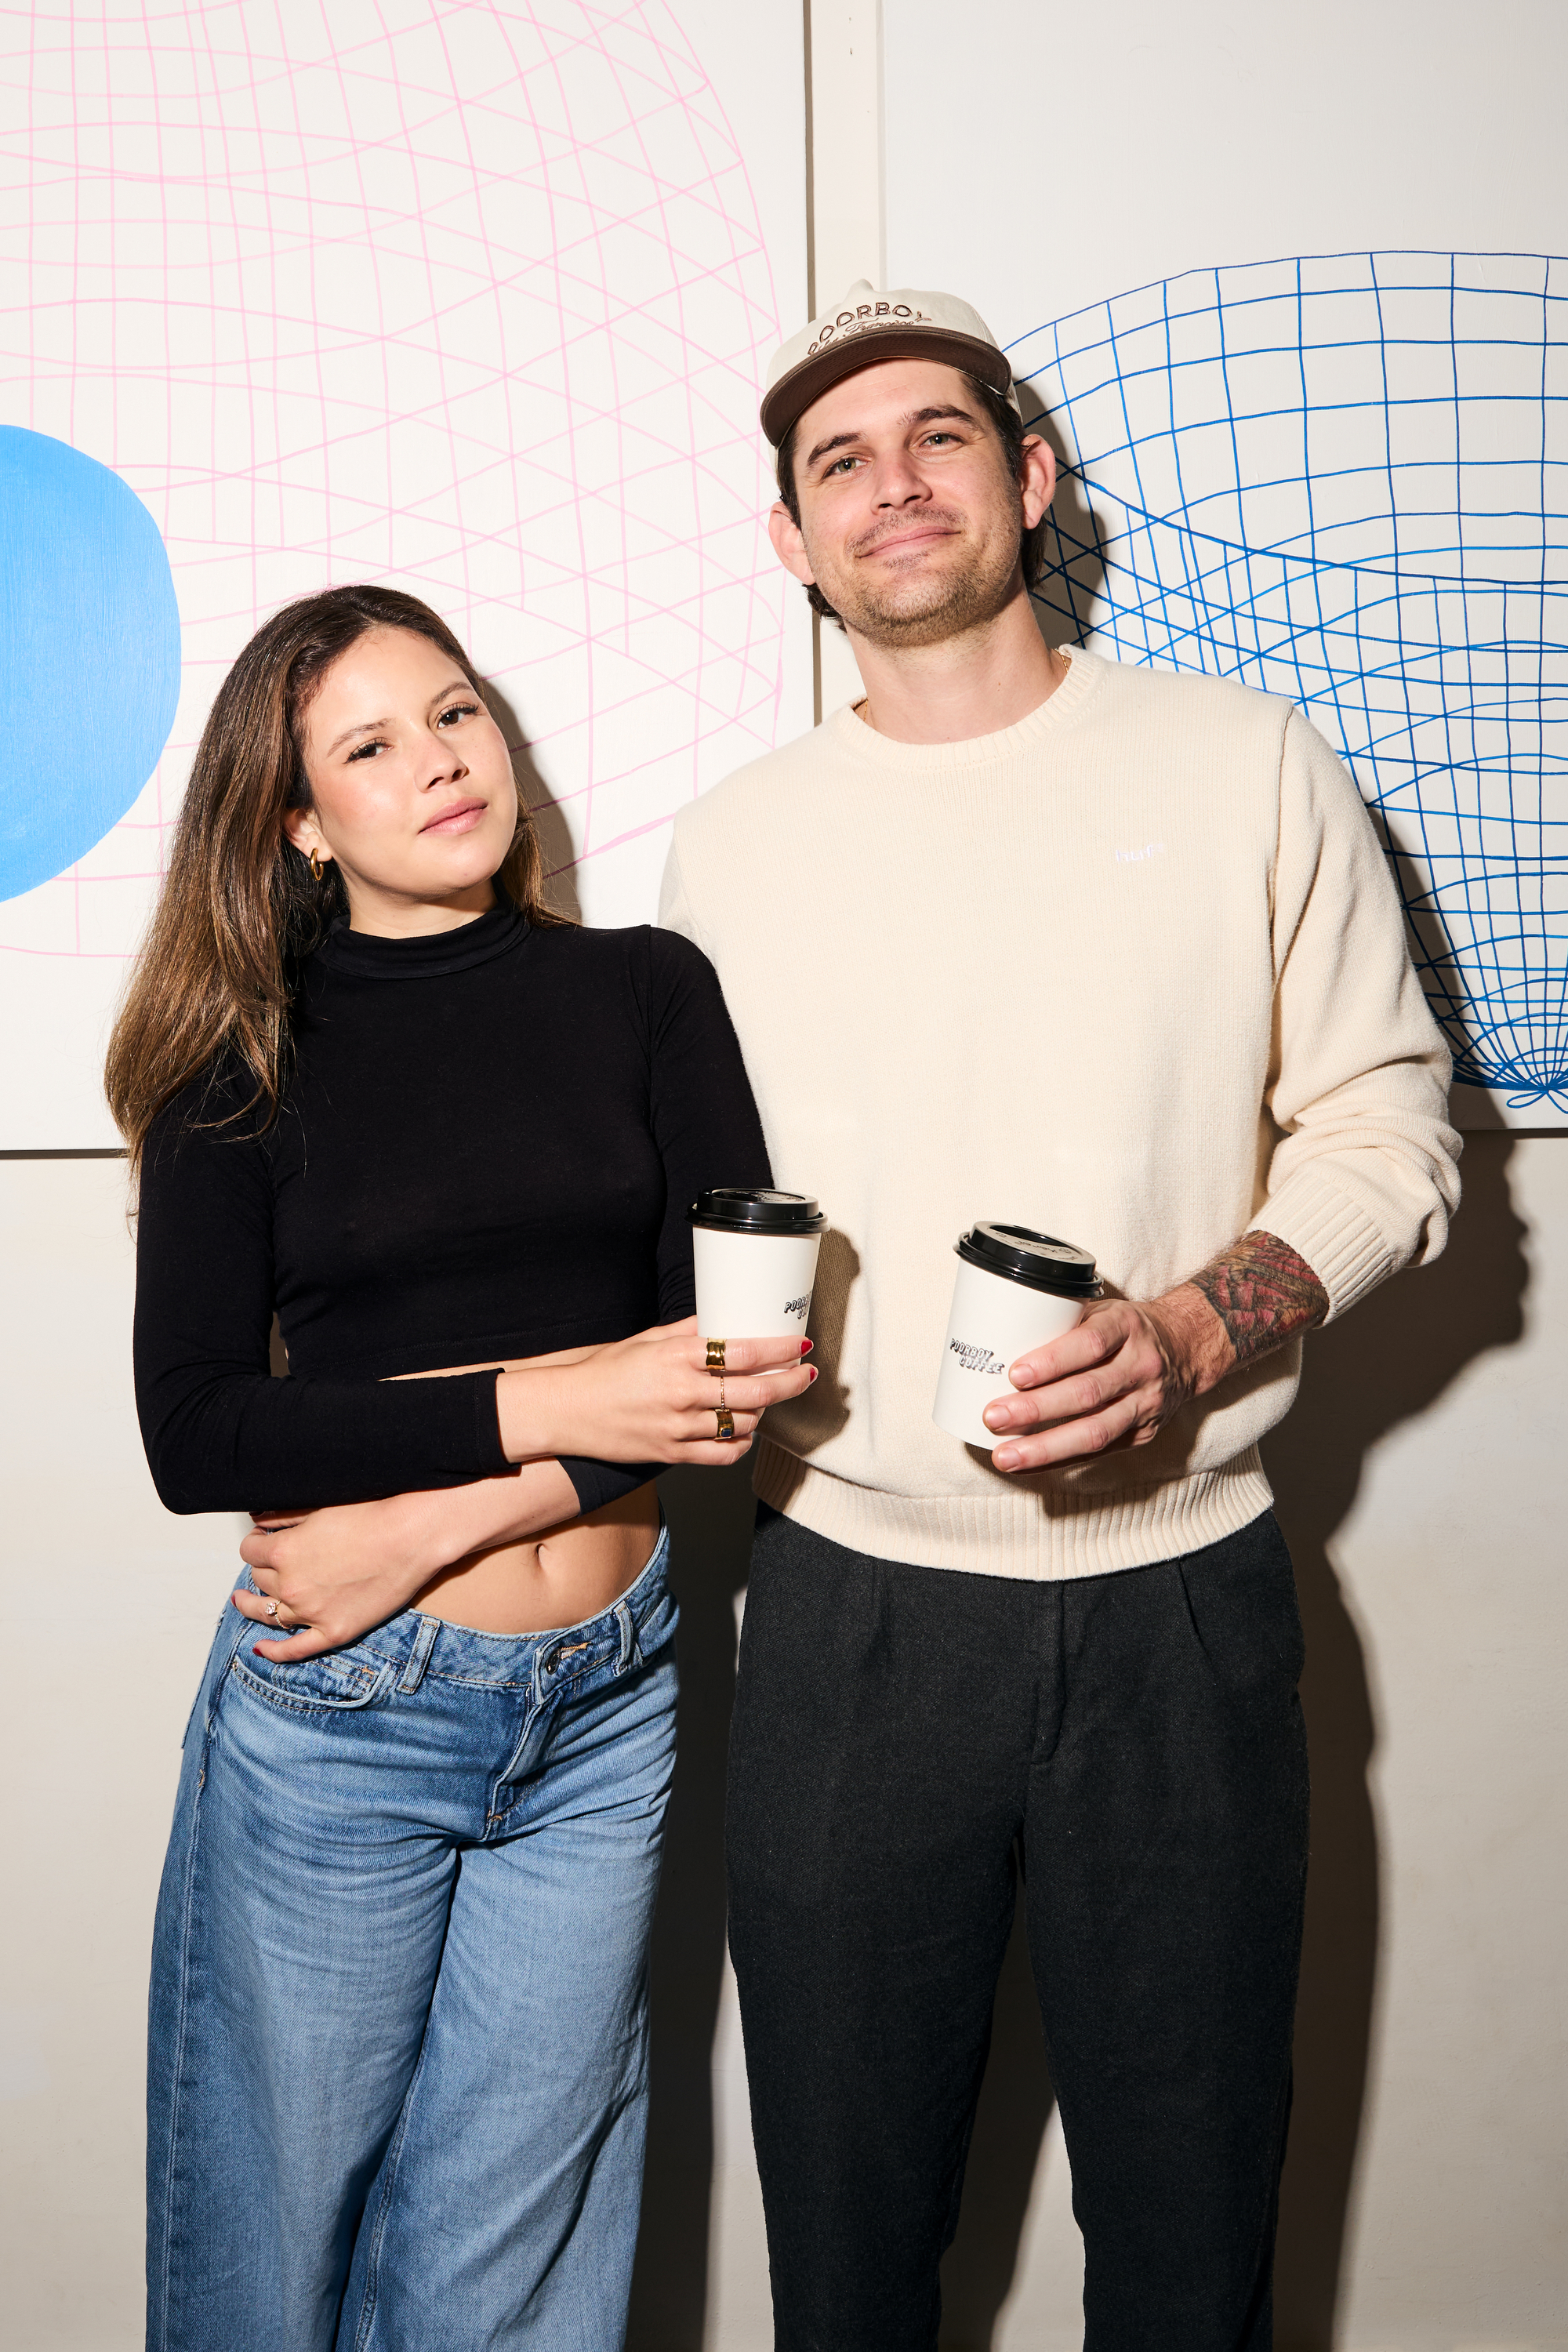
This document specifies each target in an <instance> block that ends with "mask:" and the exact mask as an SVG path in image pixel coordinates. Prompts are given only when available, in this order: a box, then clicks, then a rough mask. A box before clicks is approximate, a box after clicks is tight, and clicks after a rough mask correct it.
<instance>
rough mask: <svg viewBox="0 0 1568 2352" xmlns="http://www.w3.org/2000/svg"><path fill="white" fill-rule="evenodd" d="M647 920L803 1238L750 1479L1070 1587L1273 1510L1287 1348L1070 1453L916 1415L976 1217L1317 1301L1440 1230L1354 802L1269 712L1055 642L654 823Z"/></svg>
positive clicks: (1392, 950) (1210, 686)
mask: <svg viewBox="0 0 1568 2352" xmlns="http://www.w3.org/2000/svg"><path fill="white" fill-rule="evenodd" d="M661 920H662V921H663V922H664V923H666V924H667V925H668V926H669V927H670V928H672V929H675V930H678V931H682V932H684V933H685V935H686V936H687V937H688V938H689V939H690V940H695V941H696V942H697V944H698V946H700V948H702V949H703V950H705V951H706V952H707V954H708V955H709V956H710V957H711V959H712V961H713V962H714V964H715V965H716V966H717V967H718V971H719V976H720V979H721V982H723V987H724V992H725V995H726V997H727V998H728V1001H729V1005H730V1010H731V1014H732V1015H733V1017H734V1021H735V1025H736V1028H737V1029H738V1030H739V1032H740V1036H741V1043H742V1046H743V1048H744V1051H745V1055H746V1062H747V1066H748V1068H749V1070H750V1072H751V1076H752V1084H753V1086H754V1087H755V1089H756V1095H757V1101H758V1105H759V1108H760V1109H761V1112H762V1118H763V1129H764V1131H765V1133H766V1136H767V1140H768V1149H769V1150H770V1152H771V1154H772V1158H773V1175H774V1181H776V1182H777V1183H779V1184H781V1185H784V1186H786V1187H788V1188H790V1189H791V1190H793V1191H796V1192H813V1193H816V1195H817V1196H818V1198H819V1199H820V1200H821V1202H822V1205H823V1207H824V1209H825V1210H826V1213H827V1218H828V1223H829V1227H830V1231H829V1232H828V1234H826V1237H825V1241H824V1246H823V1255H822V1261H821V1265H820V1269H819V1274H818V1280H817V1288H816V1299H815V1302H814V1306H813V1311H812V1327H811V1328H812V1330H813V1333H814V1335H815V1337H816V1362H817V1364H818V1365H819V1366H820V1368H821V1371H822V1377H821V1378H820V1379H819V1380H818V1381H817V1383H816V1387H815V1388H814V1389H813V1390H812V1391H811V1393H810V1394H809V1395H808V1396H806V1397H803V1398H801V1399H799V1400H798V1401H797V1402H795V1403H793V1404H790V1405H788V1406H784V1407H780V1408H776V1409H775V1410H774V1411H773V1412H772V1413H770V1414H769V1416H768V1421H767V1425H766V1426H767V1435H766V1437H765V1438H764V1439H763V1442H762V1443H761V1444H759V1446H758V1449H757V1466H756V1486H757V1492H758V1493H759V1494H760V1495H761V1496H763V1499H764V1500H765V1501H767V1502H769V1503H772V1504H773V1505H774V1506H775V1507H777V1508H778V1509H780V1510H783V1511H786V1512H787V1513H788V1514H789V1515H790V1516H791V1517H794V1518H796V1519H799V1520H801V1521H802V1522H803V1523H804V1524H805V1526H807V1527H810V1528H816V1529H817V1530H818V1531H819V1532H820V1533H821V1534H823V1535H826V1536H829V1537H831V1538H833V1539H834V1540H835V1541H836V1542H837V1543H841V1544H846V1545H847V1546H849V1547H850V1548H851V1549H855V1550H858V1551H863V1552H869V1553H871V1554H873V1555H875V1556H877V1557H879V1558H881V1559H901V1560H910V1561H917V1562H923V1563H926V1564H928V1565H931V1566H934V1567H938V1568H957V1569H973V1570H984V1571H985V1572H987V1573H989V1574H992V1575H1003V1576H1026V1577H1062V1576H1084V1575H1093V1574H1097V1573H1100V1572H1103V1571H1104V1570H1110V1569H1121V1568H1134V1567H1140V1566H1142V1565H1143V1564H1145V1563H1146V1562H1148V1561H1151V1560H1158V1559H1172V1558H1173V1557H1175V1556H1176V1555H1177V1554H1179V1553H1182V1552H1185V1551H1190V1550H1192V1549H1194V1548H1195V1547H1196V1546H1198V1545H1201V1544H1206V1543H1212V1542H1214V1541H1215V1539H1216V1538H1220V1537H1222V1536H1226V1535H1229V1534H1231V1533H1232V1532H1234V1530H1236V1529H1237V1528H1240V1527H1243V1526H1245V1525H1246V1524H1247V1521H1248V1520H1249V1519H1251V1518H1253V1517H1256V1516H1257V1514H1258V1512H1259V1511H1261V1510H1263V1509H1264V1508H1265V1507H1267V1505H1268V1500H1269V1490H1268V1481H1267V1480H1266V1478H1265V1476H1264V1475H1263V1470H1262V1467H1261V1465H1260V1463H1259V1460H1258V1439H1259V1437H1261V1436H1262V1434H1263V1433H1264V1432H1265V1431H1266V1430H1268V1429H1270V1428H1272V1426H1273V1425H1274V1423H1276V1422H1277V1421H1279V1419H1280V1417H1281V1416H1282V1414H1283V1413H1284V1412H1286V1411H1287V1410H1288V1409H1289V1404H1290V1402H1291V1400H1292V1398H1293V1397H1294V1395H1295V1391H1296V1384H1297V1380H1298V1377H1299V1372H1300V1345H1299V1343H1298V1344H1297V1345H1296V1346H1292V1347H1289V1348H1287V1349H1283V1350H1281V1351H1280V1352H1279V1354H1277V1355H1274V1356H1271V1357H1268V1358H1266V1359H1265V1360H1262V1361H1261V1362H1259V1363H1258V1364H1255V1365H1254V1366H1253V1367H1252V1368H1251V1369H1250V1370H1247V1371H1244V1372H1242V1373H1240V1374H1238V1375H1237V1376H1236V1377H1235V1378H1233V1379H1232V1380H1229V1381H1224V1382H1222V1384H1221V1385H1220V1387H1219V1388H1218V1389H1217V1390H1215V1391H1214V1392H1213V1393H1212V1394H1210V1395H1209V1396H1206V1397H1205V1398H1203V1399H1201V1400H1199V1401H1198V1402H1195V1403H1194V1404H1193V1405H1190V1406H1189V1407H1188V1408H1187V1409H1186V1410H1185V1411H1184V1412H1181V1413H1179V1414H1178V1415H1177V1416H1176V1418H1175V1419H1174V1420H1173V1422H1172V1423H1170V1424H1169V1426H1168V1427H1167V1428H1166V1429H1165V1430H1163V1432H1162V1433H1161V1435H1160V1437H1159V1438H1158V1439H1157V1440H1156V1441H1155V1442H1154V1444H1152V1445H1150V1446H1148V1447H1145V1448H1142V1449H1141V1450H1139V1451H1136V1452H1131V1453H1122V1454H1111V1455H1107V1456H1106V1457H1105V1458H1104V1459H1103V1460H1101V1461H1100V1462H1097V1463H1094V1464H1092V1465H1088V1466H1086V1467H1084V1468H1081V1469H1078V1470H1071V1471H1063V1472H1043V1473H1039V1474H1037V1475H1027V1476H1019V1475H1013V1476H1011V1477H1008V1476H1005V1475H1003V1474H1002V1473H1001V1472H1000V1471H995V1470H993V1469H992V1468H991V1466H990V1463H989V1461H988V1459H987V1457H986V1456H985V1455H984V1454H982V1453H981V1452H979V1451H978V1450H973V1451H972V1450H970V1449H969V1448H967V1447H965V1446H964V1445H963V1444H962V1443H961V1442H960V1441H959V1440H958V1439H957V1438H953V1437H949V1436H947V1435H946V1434H945V1433H943V1432H942V1430H940V1429H937V1428H935V1427H934V1426H933V1424H932V1422H931V1399H932V1395H933V1393H934V1391H935V1386H936V1377H937V1368H938V1363H939V1360H940V1357H941V1351H942V1339H943V1336H944V1333H945V1330H946V1323H947V1313H948V1307H949V1303H950V1299H951V1295H952V1277H953V1270H954V1266H955V1264H956V1261H955V1259H954V1257H953V1255H952V1251H953V1244H954V1243H955V1242H956V1241H957V1239H958V1236H959V1234H960V1232H961V1231H962V1230H963V1228H964V1227H965V1226H967V1225H969V1224H971V1223H973V1222H974V1220H975V1219H976V1218H980V1217H989V1218H996V1219H1000V1220H1002V1221H1004V1222H1006V1223H1016V1224H1025V1225H1033V1226H1036V1227H1038V1228H1040V1229H1041V1230H1043V1231H1045V1232H1047V1233H1050V1234H1058V1235H1060V1236H1061V1237H1063V1238H1064V1239H1066V1240H1068V1241H1072V1242H1076V1243H1079V1244H1082V1246H1084V1247H1085V1248H1087V1249H1090V1250H1092V1251H1093V1252H1094V1253H1095V1255H1096V1256H1097V1257H1098V1259H1099V1261H1100V1271H1101V1273H1102V1275H1103V1276H1105V1277H1106V1278H1107V1280H1108V1281H1109V1282H1110V1284H1112V1285H1113V1286H1115V1287H1116V1288H1118V1289H1119V1290H1121V1291H1122V1292H1123V1293H1125V1294H1126V1295H1128V1296H1129V1297H1134V1298H1140V1297H1153V1296H1155V1295H1157V1294H1158V1293H1159V1292H1161V1291H1163V1290H1165V1289H1168V1288H1169V1287H1170V1286H1172V1285H1173V1283H1176V1282H1179V1281H1180V1280H1182V1279H1183V1277H1184V1276H1187V1275H1189V1274H1191V1273H1193V1272H1194V1271H1195V1270H1196V1269H1197V1268H1198V1267H1199V1266H1200V1265H1203V1264H1204V1262H1205V1260H1206V1259H1207V1258H1208V1257H1210V1256H1211V1255H1213V1254H1214V1252H1215V1251H1216V1250H1218V1249H1221V1248H1223V1247H1225V1246H1226V1244H1228V1243H1230V1242H1232V1241H1234V1240H1235V1239H1236V1238H1237V1235H1238V1234H1241V1233H1242V1232H1244V1231H1245V1230H1246V1229H1247V1228H1248V1227H1249V1226H1254V1225H1257V1226H1261V1227H1264V1228H1265V1229H1266V1230H1267V1231H1268V1232H1269V1233H1272V1234H1278V1235H1279V1239H1280V1240H1281V1241H1284V1242H1288V1243H1289V1244H1290V1246H1291V1248H1292V1249H1295V1250H1297V1251H1299V1252H1300V1255H1301V1256H1302V1257H1304V1258H1305V1259H1306V1260H1307V1262H1308V1264H1309V1265H1311V1266H1312V1267H1313V1268H1314V1269H1315V1270H1316V1272H1317V1275H1318V1276H1319V1278H1320V1280H1321V1282H1322V1284H1323V1286H1324V1287H1325V1288H1326V1289H1327V1291H1328V1293H1329V1297H1330V1299H1331V1309H1332V1312H1333V1314H1335V1315H1340V1314H1342V1313H1343V1311H1344V1310H1345V1308H1346V1307H1351V1306H1353V1305H1354V1303H1355V1301H1356V1300H1357V1299H1358V1298H1360V1297H1362V1296H1363V1293H1364V1292H1366V1291H1368V1290H1370V1289H1371V1288H1372V1287H1373V1285H1374V1284H1375V1283H1378V1282H1381V1281H1382V1280H1383V1278H1384V1276H1385V1275H1388V1274H1390V1273H1392V1272H1393V1271H1394V1268H1395V1267H1396V1266H1400V1265H1405V1263H1406V1262H1407V1261H1408V1260H1410V1259H1412V1258H1431V1257H1435V1256H1436V1254H1437V1252H1438V1251H1439V1250H1440V1249H1441V1248H1442V1246H1443V1243H1444V1240H1445V1238H1446V1235H1447V1219H1448V1214H1449V1212H1450V1211H1451V1210H1452V1208H1453V1207H1454V1205H1455V1203H1456V1202H1457V1199H1458V1178H1457V1173H1456V1168H1455V1161H1456V1159H1457V1156H1458V1149H1459V1142H1458V1136H1456V1135H1455V1134H1454V1133H1453V1132H1452V1130H1451V1129H1449V1128H1448V1126H1447V1122H1446V1118H1445V1097H1446V1089H1447V1077H1448V1057H1447V1053H1446V1051H1445V1049H1444V1046H1443V1044H1442V1041H1441V1038H1440V1036H1439V1034H1438V1032H1437V1030H1436V1025H1435V1024H1434V1023H1433V1021H1432V1018H1431V1016H1430V1014H1429V1013H1428V1012H1427V1010H1426V1003H1425V1001H1424V999H1423V996H1422V993H1421V990H1420V987H1419V985H1418V983H1417V982H1416V980H1415V975H1414V973H1413V972H1412V971H1411V967H1410V961H1409V958H1408V956H1407V954H1406V951H1405V937H1404V929H1403V923H1402V919H1401V916H1400V911H1399V907H1398V904H1397V901H1396V899H1395V897H1394V889H1393V887H1392V884H1391V882H1390V878H1389V875H1388V870H1387V867H1386V865H1385V863H1384V856H1383V853H1382V851H1381V849H1380V848H1379V846H1378V844H1377V842H1376V840H1375V838H1374V836H1373V830H1372V826H1371V824H1370V823H1369V821H1368V818H1367V815H1366V813H1365V810H1364V809H1363V806H1362V803H1361V800H1360V796H1359V795H1358V793H1357V792H1356V789H1355V786H1354V783H1353V782H1352V780H1351V778H1350V777H1349V776H1348V775H1347V774H1346V772H1345V771H1344V769H1343V768H1342V765H1341V764H1340V762H1339V761H1338V760H1337V759H1336V758H1335V756H1334V755H1333V753H1332V752H1331V751H1330V749H1329V747H1328V745H1327V744H1326V743H1325V742H1324V741H1323V740H1322V739H1321V736H1319V735H1317V734H1316V733H1315V732H1314V731H1313V730H1312V729H1311V727H1310V726H1309V725H1308V723H1307V722H1306V720H1305V719H1303V718H1302V717H1301V716H1300V712H1299V711H1297V710H1295V709H1293V708H1292V707H1291V706H1290V705H1289V704H1288V703H1285V702H1280V701H1276V700H1274V699H1272V698H1268V697H1267V696H1264V695H1259V694H1254V693H1251V692H1248V691H1247V690H1246V689H1245V688H1238V687H1230V686H1224V685H1219V684H1217V683H1215V681H1214V680H1212V679H1208V678H1204V677H1173V676H1170V675H1168V674H1166V673H1163V672H1161V671H1156V670H1146V669H1134V668H1128V667H1119V666H1118V665H1116V664H1114V663H1110V662H1106V661H1102V660H1100V658H1099V657H1098V656H1092V655H1089V654H1087V653H1084V652H1081V651H1078V652H1075V653H1073V655H1072V656H1071V667H1070V669H1069V672H1068V677H1067V678H1066V679H1065V680H1064V682H1063V683H1062V685H1061V686H1059V687H1058V689H1057V691H1056V693H1055V694H1054V695H1052V696H1051V698H1049V700H1048V701H1047V702H1045V703H1044V704H1042V705H1041V707H1040V708H1039V709H1037V710H1036V711H1034V712H1033V713H1032V714H1031V715H1030V716H1029V717H1028V718H1027V719H1024V720H1022V721H1021V722H1020V724H1019V725H1017V726H1016V727H1009V728H1006V729H1005V730H1003V731H1002V732H1001V733H999V734H995V735H987V736H983V737H980V738H978V739H977V740H973V741H972V742H964V743H955V744H943V745H926V744H918V745H913V744H907V743H897V742H892V741H890V740H888V739H887V738H886V737H884V736H880V735H878V734H876V733H875V732H874V731H873V730H871V729H870V728H868V726H866V725H865V723H864V722H863V721H862V720H861V719H859V718H858V717H857V716H856V715H855V713H854V712H853V711H852V710H847V709H846V710H840V711H839V712H837V715H836V716H835V717H834V718H832V719H828V720H827V721H826V724H825V725H824V726H822V727H819V728H818V729H816V731H815V732H814V733H813V734H811V735H808V736H806V737H805V738H804V740H801V741H799V742H796V743H792V744H789V745H788V746H786V747H785V749H784V750H783V751H774V752H773V753H771V754H770V755H769V756H768V757H767V758H765V759H763V760H759V761H756V762H754V764H753V765H752V766H751V767H748V768H743V769H742V770H741V772H739V773H738V774H737V775H734V776H731V778H730V779H729V780H728V781H727V782H724V783H722V784H721V785H719V786H718V787H717V789H716V790H714V791H713V792H710V793H708V794H707V795H706V796H705V797H704V798H703V799H701V800H700V801H698V802H696V803H694V804H693V805H692V806H691V807H689V808H688V809H686V810H684V811H683V812H682V813H681V814H680V816H679V819H678V820H677V823H676V828H675V839H674V843H673V845H672V847H671V850H670V856H669V864H668V868H667V870H666V875H665V887H664V899H663V906H662V910H661Z"/></svg>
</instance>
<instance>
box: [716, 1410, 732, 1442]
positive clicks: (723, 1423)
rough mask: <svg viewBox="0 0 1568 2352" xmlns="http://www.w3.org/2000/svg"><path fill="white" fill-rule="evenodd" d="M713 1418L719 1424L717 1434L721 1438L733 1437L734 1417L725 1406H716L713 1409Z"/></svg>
mask: <svg viewBox="0 0 1568 2352" xmlns="http://www.w3.org/2000/svg"><path fill="white" fill-rule="evenodd" d="M713 1418H714V1420H715V1421H716V1422H717V1423H718V1424H719V1434H720V1436H721V1438H729V1437H733V1436H734V1434H735V1416H734V1414H733V1413H732V1412H730V1411H729V1409H728V1407H727V1406H724V1405H721V1404H716V1405H715V1406H714V1408H713Z"/></svg>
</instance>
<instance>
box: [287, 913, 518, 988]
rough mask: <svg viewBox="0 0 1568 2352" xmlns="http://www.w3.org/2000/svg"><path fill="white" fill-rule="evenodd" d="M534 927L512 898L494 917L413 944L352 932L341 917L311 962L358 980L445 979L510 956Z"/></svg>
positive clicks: (478, 918) (429, 935)
mask: <svg viewBox="0 0 1568 2352" xmlns="http://www.w3.org/2000/svg"><path fill="white" fill-rule="evenodd" d="M527 929H528V924H527V922H526V920H525V919H524V918H523V916H522V915H521V913H520V911H519V910H518V908H516V907H514V906H513V904H512V902H511V900H510V898H503V899H502V900H501V901H500V905H499V906H495V907H492V908H490V909H489V913H488V914H484V915H476V916H475V918H474V919H473V921H472V922H471V923H461V924H459V925H458V929H456V930H451V931H424V932H421V933H420V934H419V936H418V937H417V938H416V939H412V940H387V939H382V938H381V937H379V936H378V935H377V934H375V933H374V932H371V931H351V930H350V929H349V927H348V919H347V918H346V917H345V916H340V917H339V919H338V920H337V921H336V922H335V923H334V924H333V925H332V928H331V930H330V931H329V932H328V933H327V936H326V938H325V939H324V940H322V941H321V946H320V947H319V948H318V949H317V950H316V952H315V955H314V956H313V957H312V958H311V961H312V962H314V963H319V964H325V965H326V967H327V968H328V970H329V971H340V972H344V973H346V974H348V975H350V976H351V977H352V978H353V979H355V980H442V979H444V978H445V977H446V975H447V973H448V972H453V971H471V970H472V968H473V967H474V965H475V964H480V963H489V961H490V959H491V957H492V956H498V955H504V954H505V953H506V951H507V950H508V948H510V947H514V946H516V945H517V944H518V942H519V941H520V940H521V939H522V937H523V934H524V933H525V932H526V931H527Z"/></svg>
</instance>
